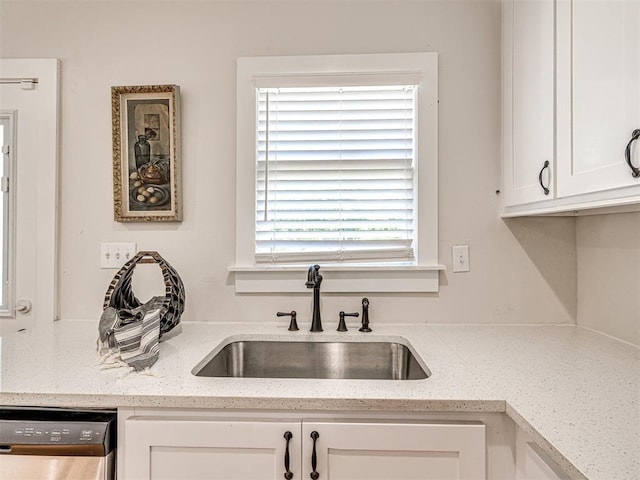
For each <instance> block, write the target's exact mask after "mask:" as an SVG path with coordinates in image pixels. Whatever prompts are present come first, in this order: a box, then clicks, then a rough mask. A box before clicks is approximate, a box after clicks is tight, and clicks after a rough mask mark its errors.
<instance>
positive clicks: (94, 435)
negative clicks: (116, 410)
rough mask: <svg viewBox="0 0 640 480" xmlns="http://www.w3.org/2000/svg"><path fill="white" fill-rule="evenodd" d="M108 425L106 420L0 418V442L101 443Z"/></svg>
mask: <svg viewBox="0 0 640 480" xmlns="http://www.w3.org/2000/svg"><path fill="white" fill-rule="evenodd" d="M108 427H109V425H108V423H106V422H92V423H71V422H69V423H59V422H47V421H38V422H29V421H23V420H0V444H42V443H48V444H64V445H83V444H101V443H104V439H105V436H106V434H107V429H108Z"/></svg>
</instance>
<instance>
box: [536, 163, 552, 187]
mask: <svg viewBox="0 0 640 480" xmlns="http://www.w3.org/2000/svg"><path fill="white" fill-rule="evenodd" d="M545 168H549V160H545V162H544V165H543V166H542V170H540V173H539V174H538V182H540V186H541V187H542V191H543V192H544V194H545V195H549V189H548V188H547V187H545V186H544V183H542V172H544V169H545Z"/></svg>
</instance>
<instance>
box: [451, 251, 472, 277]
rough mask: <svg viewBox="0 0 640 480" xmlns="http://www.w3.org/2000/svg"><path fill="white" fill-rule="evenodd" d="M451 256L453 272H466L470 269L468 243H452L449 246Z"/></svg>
mask: <svg viewBox="0 0 640 480" xmlns="http://www.w3.org/2000/svg"><path fill="white" fill-rule="evenodd" d="M451 257H452V260H453V271H454V272H468V271H469V270H470V268H469V245H454V246H453V247H451Z"/></svg>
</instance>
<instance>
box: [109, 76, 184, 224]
mask: <svg viewBox="0 0 640 480" xmlns="http://www.w3.org/2000/svg"><path fill="white" fill-rule="evenodd" d="M111 112H112V124H113V125H112V135H113V201H114V202H113V206H114V220H115V221H117V222H176V221H180V220H182V205H181V204H180V203H181V201H180V193H181V192H180V166H181V165H180V155H179V153H180V150H179V134H180V124H179V123H180V89H179V87H178V86H177V85H142V86H128V87H111Z"/></svg>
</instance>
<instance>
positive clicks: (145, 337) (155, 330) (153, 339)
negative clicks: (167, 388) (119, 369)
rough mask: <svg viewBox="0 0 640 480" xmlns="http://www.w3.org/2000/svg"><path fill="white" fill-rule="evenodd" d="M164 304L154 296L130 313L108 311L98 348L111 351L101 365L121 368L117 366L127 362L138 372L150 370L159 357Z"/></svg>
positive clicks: (101, 323) (100, 329)
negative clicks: (161, 315) (161, 314)
mask: <svg viewBox="0 0 640 480" xmlns="http://www.w3.org/2000/svg"><path fill="white" fill-rule="evenodd" d="M163 301H164V298H163V297H153V298H152V299H151V300H149V301H148V302H147V303H145V304H144V305H141V306H139V307H137V308H134V309H131V310H124V309H121V310H119V311H117V310H115V309H114V308H113V307H108V308H107V309H105V311H104V312H103V314H102V317H101V318H100V326H99V339H98V345H99V347H98V348H99V350H100V351H101V353H103V352H104V350H105V349H108V350H109V352H108V353H107V355H105V357H103V361H102V362H101V363H103V364H108V365H113V366H118V363H120V362H124V364H126V365H129V366H130V367H133V368H134V369H135V370H136V371H137V372H141V371H143V370H146V369H148V368H149V367H151V366H152V365H153V364H154V363H155V362H156V361H157V360H158V356H159V354H160V348H159V345H158V343H159V340H160V313H161V307H162V302H163ZM114 350H115V352H114ZM114 354H115V355H114ZM114 357H115V358H114ZM107 358H109V361H108V362H107V361H106V359H107ZM114 361H115V362H114ZM114 363H115V364H114ZM120 366H124V365H122V364H120Z"/></svg>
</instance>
